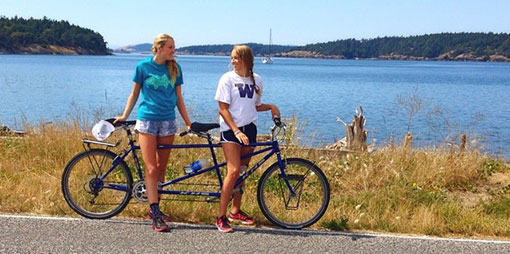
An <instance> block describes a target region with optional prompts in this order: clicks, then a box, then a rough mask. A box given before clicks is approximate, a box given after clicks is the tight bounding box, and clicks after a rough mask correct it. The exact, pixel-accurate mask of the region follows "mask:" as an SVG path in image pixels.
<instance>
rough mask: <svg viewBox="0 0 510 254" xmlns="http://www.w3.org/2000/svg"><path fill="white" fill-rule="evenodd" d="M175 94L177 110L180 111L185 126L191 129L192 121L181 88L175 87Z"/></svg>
mask: <svg viewBox="0 0 510 254" xmlns="http://www.w3.org/2000/svg"><path fill="white" fill-rule="evenodd" d="M175 93H176V94H177V109H179V113H180V114H181V117H182V119H183V120H184V124H185V125H186V127H188V129H189V128H190V126H191V121H190V120H189V116H188V111H187V110H186V105H185V104H184V98H182V92H181V86H176V87H175Z"/></svg>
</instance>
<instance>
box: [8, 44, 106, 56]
mask: <svg viewBox="0 0 510 254" xmlns="http://www.w3.org/2000/svg"><path fill="white" fill-rule="evenodd" d="M0 51H1V52H3V53H7V54H40V55H108V54H110V53H109V52H102V51H101V52H100V51H96V50H90V49H84V48H81V47H62V46H57V45H47V46H41V45H39V44H30V45H25V46H18V47H16V48H12V49H2V50H0Z"/></svg>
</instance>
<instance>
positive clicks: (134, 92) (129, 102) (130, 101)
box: [113, 82, 142, 123]
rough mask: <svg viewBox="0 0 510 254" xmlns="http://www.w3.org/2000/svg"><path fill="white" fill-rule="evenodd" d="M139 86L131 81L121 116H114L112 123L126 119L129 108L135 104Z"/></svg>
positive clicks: (131, 108) (129, 111) (129, 112)
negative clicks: (131, 85) (130, 89)
mask: <svg viewBox="0 0 510 254" xmlns="http://www.w3.org/2000/svg"><path fill="white" fill-rule="evenodd" d="M141 88H142V87H141V86H140V85H139V84H138V83H136V82H133V90H132V91H131V94H130V95H129V97H128V100H127V102H126V107H125V108H124V113H122V116H117V117H115V121H113V123H116V122H124V121H126V119H128V117H129V114H131V110H133V107H134V106H135V104H136V101H137V100H138V96H139V95H140V89H141Z"/></svg>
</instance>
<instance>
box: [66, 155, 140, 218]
mask: <svg viewBox="0 0 510 254" xmlns="http://www.w3.org/2000/svg"><path fill="white" fill-rule="evenodd" d="M116 157H117V155H116V154H115V153H113V152H110V151H107V150H104V149H92V150H88V151H85V152H82V153H79V154H77V155H76V156H75V157H74V158H73V159H71V161H70V162H69V163H68V164H67V166H66V167H65V169H64V173H63V175H62V193H63V194H64V198H65V200H66V202H67V204H69V206H70V207H71V208H72V209H73V210H74V211H75V212H77V213H78V214H80V215H82V216H84V217H86V218H90V219H107V218H110V217H112V216H115V215H116V214H118V213H120V212H121V211H122V210H123V209H124V208H125V207H126V205H127V204H128V203H129V200H130V199H131V186H132V183H133V180H132V176H131V172H130V171H129V168H128V166H127V165H126V163H125V162H124V161H121V162H120V163H118V165H117V166H116V167H115V168H113V169H112V170H111V171H110V172H109V173H108V174H107V175H104V174H106V173H107V172H108V171H109V170H110V169H111V168H112V167H113V163H114V160H115V158H116Z"/></svg>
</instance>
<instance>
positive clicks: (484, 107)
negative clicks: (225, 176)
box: [0, 54, 510, 153]
mask: <svg viewBox="0 0 510 254" xmlns="http://www.w3.org/2000/svg"><path fill="white" fill-rule="evenodd" d="M146 57H149V55H136V54H133V55H129V54H126V55H112V56H53V55H0V98H2V99H1V100H0V124H6V125H7V126H9V127H13V128H22V126H21V119H22V118H26V120H27V121H28V122H30V123H36V124H37V123H39V122H40V121H42V122H48V121H54V120H55V119H57V120H66V119H69V118H72V117H73V116H74V117H76V115H77V114H85V115H89V116H90V119H93V114H94V112H95V111H97V110H98V109H99V108H102V109H104V110H106V111H108V112H107V113H105V114H104V115H105V116H113V115H116V114H118V113H119V112H120V111H121V110H122V108H123V107H124V105H125V102H126V99H127V97H128V95H129V93H130V91H131V88H132V81H131V78H132V75H133V71H134V67H135V65H136V63H137V62H138V61H139V60H141V59H143V58H146ZM178 61H179V63H180V64H181V66H182V69H183V73H184V86H183V91H184V97H185V101H186V104H187V106H188V108H189V109H190V111H191V115H192V121H201V122H209V121H216V118H217V103H216V102H215V101H214V99H213V98H214V93H215V91H216V85H217V82H218V79H219V78H220V76H221V75H222V74H223V73H224V72H226V71H228V70H229V58H228V57H213V56H179V57H178ZM255 72H257V73H259V74H260V75H261V76H262V78H263V81H264V93H263V101H264V102H266V103H274V104H277V105H278V106H279V108H280V110H281V111H282V115H283V116H284V117H291V116H293V115H295V116H296V117H297V118H298V119H299V121H300V122H306V128H305V134H304V137H308V136H310V135H312V136H313V140H309V141H306V140H302V142H303V143H304V144H305V145H323V144H330V143H333V142H335V141H336V140H338V139H340V138H342V137H343V136H344V127H343V125H342V124H341V123H339V122H337V117H340V118H341V119H342V120H344V121H346V122H350V121H351V119H352V115H353V114H354V110H355V109H356V108H359V106H360V105H362V106H363V108H364V113H365V116H366V118H367V124H366V129H367V130H368V131H369V140H372V139H376V140H377V141H376V143H377V144H385V143H386V142H388V140H390V139H393V140H397V141H399V140H401V139H402V137H403V136H404V135H405V132H406V131H407V129H408V120H409V119H408V117H409V114H408V113H407V112H406V110H405V107H402V106H399V105H398V97H399V95H400V96H401V97H404V98H405V97H409V96H411V95H412V94H413V93H416V94H417V95H418V96H419V98H420V99H421V100H422V101H423V105H424V108H423V110H421V111H419V112H418V113H417V114H416V115H415V116H414V117H413V118H412V119H411V120H412V122H411V125H410V131H411V132H412V133H413V135H414V137H415V140H414V141H415V144H416V145H420V146H424V145H439V144H440V143H441V141H443V140H444V139H445V138H446V137H448V135H455V134H456V133H468V135H470V137H473V136H472V135H473V133H476V134H477V135H480V138H478V140H480V142H482V141H483V142H482V143H481V144H483V145H485V146H486V147H487V148H486V150H487V151H490V152H494V153H508V151H510V142H509V141H510V140H509V139H510V108H509V107H508V106H509V103H508V97H509V95H510V64H509V63H486V62H426V61H381V60H327V59H292V58H276V59H275V62H274V64H272V65H264V64H262V63H261V61H260V59H258V58H257V59H256V64H255ZM135 113H136V112H133V113H132V114H131V118H132V119H134V118H135V116H136V115H135ZM478 120H480V121H478ZM259 121H260V122H259V124H260V126H261V128H260V132H261V133H264V132H267V128H268V127H269V125H270V115H269V114H268V113H261V114H260V116H259ZM370 142H371V141H370Z"/></svg>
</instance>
